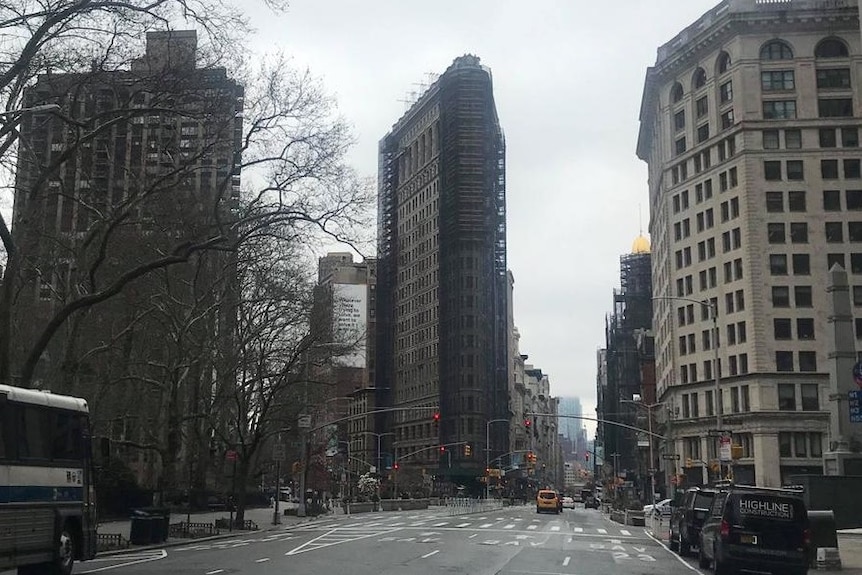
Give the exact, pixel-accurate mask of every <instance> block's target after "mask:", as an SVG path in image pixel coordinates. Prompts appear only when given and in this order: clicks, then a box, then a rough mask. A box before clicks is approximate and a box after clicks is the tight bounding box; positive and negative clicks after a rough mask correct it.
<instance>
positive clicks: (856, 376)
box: [853, 361, 862, 388]
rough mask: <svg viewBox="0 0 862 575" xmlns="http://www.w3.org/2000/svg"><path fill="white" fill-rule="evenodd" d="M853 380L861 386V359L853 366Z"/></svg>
mask: <svg viewBox="0 0 862 575" xmlns="http://www.w3.org/2000/svg"><path fill="white" fill-rule="evenodd" d="M853 381H855V382H856V385H858V386H859V387H860V388H862V361H857V362H856V365H854V366H853Z"/></svg>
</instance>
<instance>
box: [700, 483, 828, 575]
mask: <svg viewBox="0 0 862 575" xmlns="http://www.w3.org/2000/svg"><path fill="white" fill-rule="evenodd" d="M810 544H811V531H810V529H809V524H808V510H807V509H806V508H805V503H804V501H803V500H802V492H801V490H795V489H777V488H767V487H753V486H741V485H734V486H729V487H725V488H722V489H720V490H719V491H718V493H717V494H716V496H715V499H714V500H713V502H712V507H711V508H710V511H709V515H708V517H707V519H706V522H705V523H704V524H703V529H702V530H701V532H700V548H699V550H698V563H699V564H700V566H701V567H702V568H706V567H709V565H710V564H712V565H713V567H714V570H715V574H716V575H722V574H724V573H736V572H738V571H739V570H741V569H746V570H755V571H760V572H763V571H766V572H770V573H774V574H776V575H778V574H781V575H805V574H806V573H808V559H809V552H810Z"/></svg>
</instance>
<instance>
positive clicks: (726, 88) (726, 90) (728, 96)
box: [718, 81, 733, 104]
mask: <svg viewBox="0 0 862 575" xmlns="http://www.w3.org/2000/svg"><path fill="white" fill-rule="evenodd" d="M718 99H719V101H720V102H721V103H722V104H726V103H727V102H732V101H733V82H731V81H727V82H725V83H724V84H722V85H721V86H719V87H718Z"/></svg>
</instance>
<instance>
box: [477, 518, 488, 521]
mask: <svg viewBox="0 0 862 575" xmlns="http://www.w3.org/2000/svg"><path fill="white" fill-rule="evenodd" d="M478 519H479V520H480V521H485V520H486V519H487V517H479V518H478Z"/></svg>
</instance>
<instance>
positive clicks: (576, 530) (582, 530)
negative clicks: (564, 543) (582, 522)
mask: <svg viewBox="0 0 862 575" xmlns="http://www.w3.org/2000/svg"><path fill="white" fill-rule="evenodd" d="M583 532H584V528H583V527H575V533H583Z"/></svg>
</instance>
